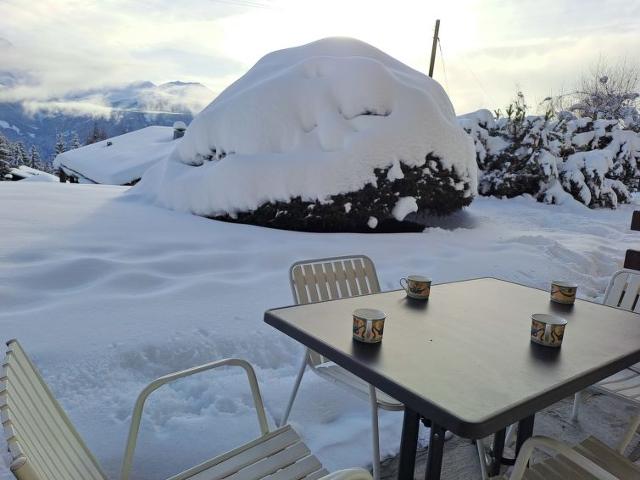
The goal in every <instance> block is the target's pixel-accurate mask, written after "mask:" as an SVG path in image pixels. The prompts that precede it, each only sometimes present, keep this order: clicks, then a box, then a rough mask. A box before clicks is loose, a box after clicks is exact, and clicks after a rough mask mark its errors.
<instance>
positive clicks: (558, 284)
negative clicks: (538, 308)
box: [551, 280, 578, 305]
mask: <svg viewBox="0 0 640 480" xmlns="http://www.w3.org/2000/svg"><path fill="white" fill-rule="evenodd" d="M577 291H578V285H576V284H575V283H571V282H564V281H560V280H554V281H553V282H551V300H552V301H554V302H557V303H564V304H566V305H571V304H573V303H574V302H575V301H576V292H577Z"/></svg>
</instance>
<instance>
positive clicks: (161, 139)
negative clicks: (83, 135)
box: [53, 126, 179, 185]
mask: <svg viewBox="0 0 640 480" xmlns="http://www.w3.org/2000/svg"><path fill="white" fill-rule="evenodd" d="M177 143H179V141H175V142H174V140H173V128H172V127H160V126H152V127H146V128H142V129H140V130H136V131H134V132H129V133H125V134H124V135H119V136H117V137H112V138H109V139H108V140H103V141H101V142H96V143H93V144H91V145H86V146H84V147H80V148H76V149H74V150H69V151H67V152H64V153H61V154H60V155H58V156H57V157H56V158H55V160H54V161H53V166H54V167H56V168H59V169H62V170H63V171H64V172H65V174H66V175H70V176H75V177H78V178H79V180H80V181H81V182H83V183H104V184H109V185H126V184H130V183H134V182H136V181H138V180H139V179H140V177H142V174H143V173H144V172H145V171H146V170H147V169H148V168H149V167H150V166H151V165H153V164H154V163H157V162H158V161H160V160H163V159H165V158H166V157H167V156H168V155H169V154H170V153H171V151H172V150H173V149H174V148H175V146H176V144H177Z"/></svg>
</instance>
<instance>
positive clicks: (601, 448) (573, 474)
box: [523, 437, 640, 480]
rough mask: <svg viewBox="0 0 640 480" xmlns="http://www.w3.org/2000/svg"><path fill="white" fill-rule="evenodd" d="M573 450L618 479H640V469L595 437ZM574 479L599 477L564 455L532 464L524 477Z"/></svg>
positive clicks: (557, 479)
mask: <svg viewBox="0 0 640 480" xmlns="http://www.w3.org/2000/svg"><path fill="white" fill-rule="evenodd" d="M573 449H574V450H575V451H576V452H578V453H580V454H581V455H583V456H585V457H587V458H588V459H589V460H591V461H592V462H594V463H596V464H598V465H599V466H600V467H602V468H603V469H605V470H606V471H608V472H610V473H611V474H613V475H615V476H616V477H618V478H624V479H626V478H629V479H631V478H640V467H638V466H637V465H635V464H634V463H632V462H631V461H630V460H629V459H628V458H626V457H624V456H623V455H620V454H619V453H618V452H616V451H615V450H613V449H612V448H610V447H608V446H607V445H605V444H604V443H602V442H601V441H600V440H598V439H596V438H594V437H589V438H587V439H586V440H585V441H584V442H582V443H580V444H579V445H576V446H575V447H573ZM574 479H576V480H578V479H580V480H582V479H584V480H591V479H593V480H597V477H594V476H593V475H591V474H590V473H588V472H587V471H585V470H584V469H583V468H582V467H579V466H578V465H576V464H575V463H573V462H572V461H570V460H569V459H567V458H566V457H564V456H562V455H558V456H557V457H553V458H550V459H549V460H544V461H541V462H537V463H534V464H532V465H531V467H530V468H528V469H527V470H526V473H525V474H524V477H523V480H574Z"/></svg>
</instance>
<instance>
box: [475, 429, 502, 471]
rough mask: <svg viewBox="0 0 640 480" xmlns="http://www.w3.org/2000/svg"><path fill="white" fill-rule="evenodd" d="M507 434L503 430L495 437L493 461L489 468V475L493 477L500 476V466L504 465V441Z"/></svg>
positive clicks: (492, 448)
mask: <svg viewBox="0 0 640 480" xmlns="http://www.w3.org/2000/svg"><path fill="white" fill-rule="evenodd" d="M506 434H507V431H506V429H504V428H503V429H502V430H500V431H498V432H496V433H495V434H494V435H493V446H492V447H491V452H492V458H493V460H492V462H491V465H490V466H489V475H490V476H492V477H493V476H495V475H498V474H500V465H501V464H502V454H503V453H504V439H505V436H506ZM478 441H482V440H478Z"/></svg>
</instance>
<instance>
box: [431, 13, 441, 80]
mask: <svg viewBox="0 0 640 480" xmlns="http://www.w3.org/2000/svg"><path fill="white" fill-rule="evenodd" d="M439 30H440V20H439V19H438V20H436V29H435V30H434V32H433V44H432V45H431V61H430V62H429V76H430V77H432V78H433V66H434V65H435V63H436V48H437V47H438V31H439Z"/></svg>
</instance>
